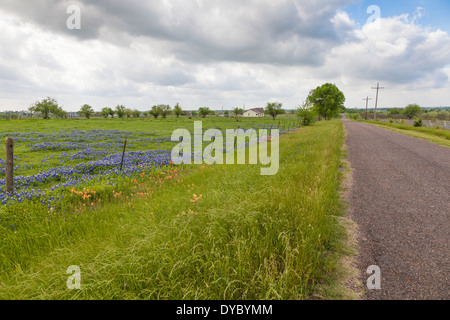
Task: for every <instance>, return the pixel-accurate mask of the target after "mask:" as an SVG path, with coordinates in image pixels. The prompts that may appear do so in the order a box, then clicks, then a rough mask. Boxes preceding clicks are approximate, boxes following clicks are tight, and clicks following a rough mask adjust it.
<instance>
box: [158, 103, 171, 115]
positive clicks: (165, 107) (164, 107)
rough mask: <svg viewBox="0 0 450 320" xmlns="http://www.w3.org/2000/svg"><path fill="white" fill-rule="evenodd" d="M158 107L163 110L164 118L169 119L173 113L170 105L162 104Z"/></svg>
mask: <svg viewBox="0 0 450 320" xmlns="http://www.w3.org/2000/svg"><path fill="white" fill-rule="evenodd" d="M158 107H159V108H160V110H161V116H162V117H163V118H167V116H168V115H169V114H170V113H171V112H172V109H171V108H170V106H169V105H168V104H160V105H159V106H158Z"/></svg>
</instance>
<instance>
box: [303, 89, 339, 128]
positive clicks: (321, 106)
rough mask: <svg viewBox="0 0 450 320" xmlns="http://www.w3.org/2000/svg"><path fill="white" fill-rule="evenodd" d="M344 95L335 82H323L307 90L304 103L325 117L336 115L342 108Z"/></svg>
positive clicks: (329, 117)
mask: <svg viewBox="0 0 450 320" xmlns="http://www.w3.org/2000/svg"><path fill="white" fill-rule="evenodd" d="M344 102H345V96H344V94H343V93H342V91H340V90H339V89H338V87H336V85H335V84H332V83H325V84H324V85H322V86H320V87H317V88H316V89H314V90H311V91H310V92H309V96H308V98H307V99H306V103H307V104H310V105H312V106H313V110H314V111H315V112H317V114H318V115H320V116H321V117H323V118H325V119H328V120H329V119H331V118H333V117H335V116H337V115H338V114H339V113H340V112H341V111H342V110H343V108H344Z"/></svg>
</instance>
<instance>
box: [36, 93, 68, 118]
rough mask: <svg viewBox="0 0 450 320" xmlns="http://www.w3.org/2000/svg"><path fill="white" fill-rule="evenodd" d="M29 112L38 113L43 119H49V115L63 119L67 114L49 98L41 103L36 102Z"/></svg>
mask: <svg viewBox="0 0 450 320" xmlns="http://www.w3.org/2000/svg"><path fill="white" fill-rule="evenodd" d="M28 110H29V111H30V112H39V113H40V114H41V116H42V117H43V118H44V119H50V115H54V116H57V117H60V118H64V117H65V116H66V115H67V113H66V112H65V111H64V110H63V109H62V108H61V107H60V106H58V102H57V101H56V100H55V99H53V98H50V97H47V98H46V99H44V100H42V101H37V102H36V103H35V104H34V105H32V106H31V107H30V108H29V109H28Z"/></svg>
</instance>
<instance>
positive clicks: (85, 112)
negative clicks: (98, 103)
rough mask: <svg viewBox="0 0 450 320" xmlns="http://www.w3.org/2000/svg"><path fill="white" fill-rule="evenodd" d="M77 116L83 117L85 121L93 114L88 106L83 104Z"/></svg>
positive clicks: (92, 110)
mask: <svg viewBox="0 0 450 320" xmlns="http://www.w3.org/2000/svg"><path fill="white" fill-rule="evenodd" d="M78 113H79V114H81V115H82V116H84V117H85V118H86V119H89V118H90V117H91V115H93V114H94V113H95V111H94V109H93V108H92V107H91V106H90V105H88V104H85V105H83V106H82V107H81V109H80V111H78Z"/></svg>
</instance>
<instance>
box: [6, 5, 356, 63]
mask: <svg viewBox="0 0 450 320" xmlns="http://www.w3.org/2000/svg"><path fill="white" fill-rule="evenodd" d="M349 2H350V1H349V0H335V1H325V0H321V1H292V0H282V1H261V0H259V1H258V0H251V1H245V2H242V1H238V0H229V1H219V0H208V1H201V0H197V1H195V0H163V1H151V2H144V1H137V0H131V1H126V2H125V1H120V0H98V1H95V2H92V1H87V0H81V1H79V2H78V5H79V6H80V8H81V15H82V28H81V30H79V31H78V30H77V31H71V30H68V29H67V28H66V20H67V18H68V15H67V14H66V8H67V7H68V5H71V4H74V2H72V1H59V0H35V1H33V2H31V3H30V2H25V1H15V0H5V1H2V4H1V8H2V9H4V10H9V11H10V12H13V13H15V14H19V15H20V16H22V17H26V18H27V19H29V20H30V21H33V22H34V23H36V24H38V25H40V26H43V27H45V28H47V29H49V30H52V31H53V32H57V33H60V34H68V35H71V36H75V37H78V38H79V39H81V40H92V39H100V40H104V38H103V36H102V35H103V34H104V33H120V34H127V35H129V36H132V37H149V38H154V39H160V40H164V41H168V42H170V43H171V46H172V47H173V49H174V51H173V52H175V54H176V55H177V57H178V58H180V59H183V60H187V61H190V62H193V61H197V62H208V61H224V60H225V61H238V62H249V63H269V64H274V63H275V64H287V65H289V64H292V65H302V64H306V65H310V64H312V65H318V64H320V63H321V62H322V61H323V58H324V56H325V55H326V53H327V52H328V51H329V50H330V49H331V48H332V47H333V46H334V45H337V44H339V43H340V42H341V41H342V39H341V36H340V31H339V30H337V29H336V26H335V25H334V24H333V23H332V22H331V19H332V18H333V17H334V15H335V13H336V8H337V7H339V6H342V5H344V4H347V3H349ZM76 3H77V2H75V4H76ZM110 39H111V38H110ZM127 44H128V43H126V42H125V43H124V45H127Z"/></svg>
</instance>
